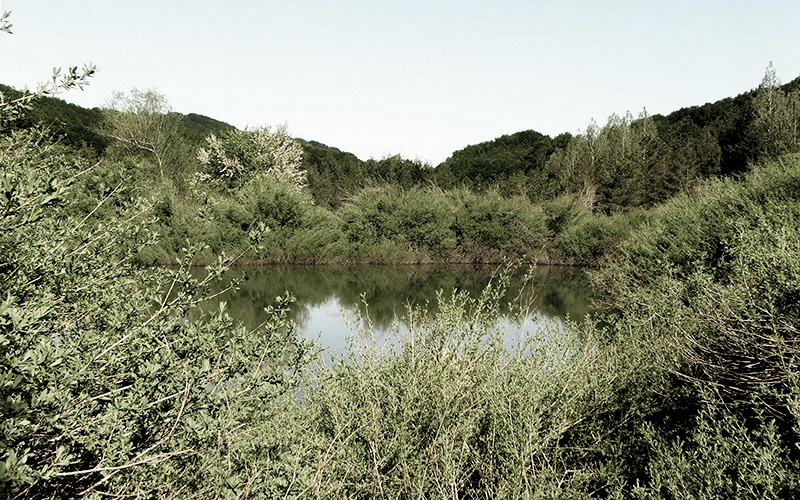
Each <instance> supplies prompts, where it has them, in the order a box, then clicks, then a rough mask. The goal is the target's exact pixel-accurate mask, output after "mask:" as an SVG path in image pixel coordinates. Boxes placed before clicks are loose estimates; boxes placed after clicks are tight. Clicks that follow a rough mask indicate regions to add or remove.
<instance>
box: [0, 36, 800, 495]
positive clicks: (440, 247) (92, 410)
mask: <svg viewBox="0 0 800 500" xmlns="http://www.w3.org/2000/svg"><path fill="white" fill-rule="evenodd" d="M0 27H2V26H0ZM92 74H93V69H92V68H85V69H84V70H83V71H82V72H81V71H79V70H77V68H73V69H70V70H69V72H68V73H67V74H65V75H63V78H61V79H59V78H56V79H55V80H54V81H53V82H52V83H51V84H48V85H46V86H44V87H42V88H40V90H39V91H38V92H36V93H27V92H24V91H18V90H15V89H11V88H8V87H0V92H2V94H1V95H2V99H0V175H1V176H2V177H0V282H2V288H1V289H0V492H2V495H4V496H6V497H8V498H72V497H91V498H100V497H106V496H109V497H143V498H160V497H171V498H174V497H179V498H208V497H226V498H227V497H231V498H233V497H235V498H240V497H253V498H274V497H280V498H288V497H291V498H305V497H314V498H340V497H347V498H375V497H380V498H383V497H389V498H397V497H403V498H405V497H425V498H508V497H510V498H552V497H562V498H585V497H602V498H685V497H691V498H796V497H797V496H798V494H800V454H798V443H799V442H800V385H798V380H800V378H799V377H800V365H798V354H800V330H799V328H800V326H799V325H800V323H798V320H799V319H800V306H799V305H798V304H800V154H799V153H800V128H799V127H798V125H800V79H798V80H794V81H792V82H791V83H789V84H786V85H781V84H780V82H778V81H777V78H776V77H775V72H774V69H773V68H772V67H771V66H770V67H769V68H768V69H767V72H766V75H765V76H764V79H763V80H762V82H761V84H760V85H759V86H758V87H757V88H755V89H754V90H751V91H748V92H745V93H743V94H741V95H739V96H737V97H734V98H726V99H722V100H720V101H718V102H715V103H709V104H705V105H703V106H696V107H690V108H685V109H681V110H678V111H676V112H674V113H671V114H669V115H667V116H657V115H652V116H651V115H649V114H647V113H646V112H644V111H643V112H642V113H640V114H639V115H638V116H633V115H632V114H630V113H626V114H624V115H621V116H617V115H614V116H612V117H610V118H609V119H608V122H607V123H606V124H604V125H602V126H600V125H597V124H594V123H592V124H590V125H589V126H588V127H587V128H586V130H585V131H584V132H583V133H580V134H576V135H574V136H573V135H570V134H562V135H559V136H557V137H555V138H550V137H548V136H545V135H543V134H539V133H537V132H534V131H523V132H519V133H517V134H512V135H509V136H503V137H500V138H497V139H495V140H492V141H488V142H485V143H482V144H477V145H472V146H468V147H466V148H464V149H462V150H460V151H456V152H454V153H453V155H452V156H451V157H450V158H448V159H447V160H446V161H445V162H443V163H442V164H441V165H438V166H431V165H426V164H423V163H421V162H418V161H411V160H408V159H405V158H402V157H397V156H395V157H388V158H382V159H368V160H361V159H359V158H357V157H355V156H354V155H352V154H349V153H346V152H343V151H340V150H338V149H336V148H334V147H330V146H327V145H323V144H320V143H318V142H314V141H311V140H300V139H295V138H292V137H290V136H289V134H288V131H287V129H286V127H284V126H278V127H275V128H271V127H263V128H258V129H253V130H237V129H235V128H234V127H231V126H230V125H227V124H225V123H222V122H219V121H217V120H214V119H212V118H209V117H204V116H199V115H192V114H190V115H183V114H180V113H176V112H174V111H173V110H172V109H171V108H170V106H169V103H168V101H167V99H166V97H165V96H163V95H161V94H159V93H158V92H157V91H155V90H145V91H142V90H138V89H133V90H131V91H128V92H118V93H116V94H115V95H114V96H112V97H111V98H110V99H109V101H108V103H106V104H105V105H104V107H103V108H96V109H92V110H87V109H82V108H80V107H78V106H74V105H71V104H68V103H66V102H64V101H63V100H60V99H58V98H57V97H55V94H56V93H57V92H59V91H64V90H68V89H70V88H72V87H75V86H76V85H80V84H82V83H85V82H86V81H87V79H88V78H90V77H91V76H92ZM232 262H244V263H251V264H252V263H258V264H268V263H278V262H292V263H306V264H336V263H356V262H357V263H382V264H397V263H420V262H516V263H517V264H513V263H512V264H508V265H506V266H500V267H499V268H498V271H497V274H496V276H495V278H494V279H493V281H492V283H491V284H490V285H489V286H488V287H487V288H486V289H485V290H484V291H483V293H481V294H480V295H479V296H477V297H473V296H470V295H468V294H465V293H462V292H459V291H457V290H456V291H453V292H452V293H443V294H441V295H440V298H439V301H440V304H439V307H438V308H437V312H435V313H429V312H427V311H425V310H422V309H414V308H410V309H409V311H408V315H409V317H411V318H413V319H414V321H413V322H412V326H411V327H410V329H409V331H408V332H405V333H399V332H398V336H397V338H396V339H395V344H394V346H393V348H390V349H388V350H386V349H380V348H379V347H378V346H377V345H376V344H375V343H374V342H373V341H371V340H370V339H371V337H370V334H369V332H368V331H367V332H361V335H360V336H359V337H358V338H359V339H361V340H360V341H359V340H358V339H356V340H355V341H354V342H353V344H352V345H351V347H350V350H349V351H348V353H347V354H346V355H344V356H343V357H341V358H337V359H334V360H333V361H332V362H330V363H325V362H323V361H322V359H321V357H320V356H319V354H318V348H317V347H316V346H314V345H313V344H312V343H311V342H309V341H306V340H303V339H301V338H299V337H298V335H297V334H296V332H295V330H294V328H293V325H292V323H291V321H289V319H288V314H287V308H288V307H289V304H290V303H291V301H292V298H291V296H290V295H289V294H286V295H282V296H279V297H277V298H276V300H275V303H274V305H273V306H271V307H270V308H269V309H268V311H267V313H268V317H269V319H268V320H267V321H265V322H264V323H263V324H262V325H261V326H260V327H258V328H256V329H253V330H249V329H248V328H244V327H242V326H241V325H237V324H236V323H235V322H234V321H233V320H232V319H231V318H230V316H229V315H228V314H227V312H226V310H225V308H224V307H220V308H218V309H216V310H213V311H208V310H199V311H198V304H200V303H202V301H203V300H204V299H205V298H206V297H207V296H208V295H209V294H210V293H211V292H210V284H211V283H212V282H213V281H214V280H216V279H217V277H218V276H219V275H220V274H221V273H222V272H223V271H224V270H225V269H227V268H228V267H229V266H230V265H231V263H232ZM550 262H556V263H568V264H576V265H583V266H587V268H591V274H592V279H593V283H594V285H595V294H596V296H597V297H598V303H599V304H598V312H597V313H596V315H595V316H594V317H587V318H575V321H574V322H571V323H570V324H568V325H567V326H566V327H565V328H566V330H564V329H559V328H555V327H554V328H553V329H551V330H547V331H543V332H539V333H538V334H536V335H533V336H531V337H529V338H526V339H523V340H520V342H521V343H520V345H519V346H517V348H516V349H514V350H510V349H508V348H506V347H505V345H504V343H503V341H502V337H501V336H502V332H498V331H497V329H495V328H493V325H494V324H495V319H496V318H497V316H498V315H499V314H500V313H501V311H504V312H506V313H507V311H509V309H511V310H512V312H513V311H514V310H516V311H517V312H518V313H519V314H521V313H522V311H524V310H525V308H526V305H527V302H526V297H527V295H526V293H523V292H520V293H519V295H518V296H515V297H512V298H510V299H509V298H508V297H506V295H505V291H506V289H508V288H509V287H510V284H511V280H512V279H514V280H517V278H515V277H514V278H512V276H515V275H514V274H513V271H514V266H515V265H517V266H519V265H526V264H533V263H550ZM164 264H170V265H169V266H166V265H164ZM198 265H205V266H206V268H205V273H204V274H203V277H201V278H198V277H197V274H196V273H194V272H192V267H193V266H198ZM525 284H526V282H524V280H523V285H525ZM527 285H529V286H534V285H535V284H533V283H527ZM230 286H231V287H234V286H236V283H232V284H230ZM520 286H521V285H520V284H519V283H516V282H515V283H514V286H513V287H512V288H513V289H515V290H519V289H520ZM522 289H523V290H525V287H524V286H523V287H522ZM190 313H191V314H190ZM189 318H192V319H189Z"/></svg>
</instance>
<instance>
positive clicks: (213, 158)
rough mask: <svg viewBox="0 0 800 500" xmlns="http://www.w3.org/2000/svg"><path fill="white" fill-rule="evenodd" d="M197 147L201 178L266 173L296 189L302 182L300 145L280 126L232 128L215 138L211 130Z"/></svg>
mask: <svg viewBox="0 0 800 500" xmlns="http://www.w3.org/2000/svg"><path fill="white" fill-rule="evenodd" d="M206 142H207V145H206V147H204V148H200V150H199V151H198V153H197V159H198V160H199V161H200V163H201V164H202V166H203V168H204V169H205V170H204V174H203V177H202V180H204V181H208V180H225V181H228V182H232V181H237V182H242V181H246V180H248V179H250V178H251V177H253V176H257V175H266V176H268V177H271V178H273V179H275V180H277V181H278V182H281V183H284V184H286V185H287V186H290V187H292V188H293V189H294V190H296V191H298V192H299V191H300V190H302V189H303V187H305V185H306V173H305V171H304V170H303V169H302V159H303V149H302V148H301V147H300V146H299V145H298V144H297V143H296V142H295V141H294V140H293V139H292V138H291V137H289V135H288V134H287V131H286V127H285V126H280V127H278V128H277V129H276V130H275V132H272V131H271V130H270V128H269V127H264V128H258V129H255V130H252V131H247V130H245V131H240V130H232V131H230V132H227V133H225V134H224V135H222V136H220V137H219V138H218V137H217V136H216V135H214V134H211V135H209V136H208V137H207V138H206Z"/></svg>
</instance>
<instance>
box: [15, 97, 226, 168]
mask: <svg viewBox="0 0 800 500" xmlns="http://www.w3.org/2000/svg"><path fill="white" fill-rule="evenodd" d="M0 93H2V94H3V95H4V96H5V97H6V99H9V100H11V99H15V98H17V97H19V96H20V95H22V92H20V91H18V90H16V89H14V88H12V87H9V86H7V85H3V84H0ZM174 114H175V115H177V116H179V117H180V131H181V134H182V135H183V137H184V138H185V139H186V140H187V141H188V142H189V143H190V144H193V145H200V144H202V143H203V142H204V141H205V138H206V136H208V134H210V133H221V132H224V131H225V130H231V129H233V128H234V127H233V125H230V124H228V123H225V122H222V121H219V120H215V119H213V118H209V117H207V116H203V115H198V114H195V113H189V114H186V115H184V114H181V113H174ZM102 121H103V111H102V110H101V109H100V108H92V109H87V108H83V107H81V106H78V105H75V104H71V103H68V102H66V101H64V100H63V99H59V98H57V97H47V96H44V97H40V98H38V99H34V100H33V101H32V102H31V104H30V109H29V110H28V111H27V112H26V113H25V114H24V115H23V116H22V118H21V119H20V120H19V121H17V122H16V123H15V126H16V127H18V128H27V127H30V126H33V125H41V126H43V127H46V128H48V129H49V130H50V131H51V132H52V133H54V134H55V135H56V136H59V137H60V138H61V141H62V143H64V144H66V145H69V146H72V147H75V148H76V149H81V148H88V149H89V150H91V151H94V153H95V154H101V153H103V151H105V148H106V147H107V146H108V145H109V143H110V139H109V138H108V137H106V136H105V135H103V134H102V133H101V132H100V127H101V125H102Z"/></svg>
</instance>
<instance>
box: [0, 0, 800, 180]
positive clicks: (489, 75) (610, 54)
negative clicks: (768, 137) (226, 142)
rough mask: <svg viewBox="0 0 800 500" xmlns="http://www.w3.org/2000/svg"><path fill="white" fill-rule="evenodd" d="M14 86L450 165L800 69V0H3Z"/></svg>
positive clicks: (5, 68) (3, 77)
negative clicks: (117, 94)
mask: <svg viewBox="0 0 800 500" xmlns="http://www.w3.org/2000/svg"><path fill="white" fill-rule="evenodd" d="M0 9H2V10H4V11H10V12H11V17H10V19H9V20H10V21H11V22H12V23H13V24H14V27H13V28H12V31H13V35H7V34H0V83H4V84H6V85H11V86H12V87H15V88H18V89H19V88H23V87H25V86H26V85H27V86H29V87H31V88H34V87H35V86H36V84H37V83H39V82H42V81H45V80H47V79H48V78H49V77H50V75H51V74H52V70H53V67H58V66H61V67H68V66H83V65H84V64H86V63H92V64H95V65H96V66H97V69H98V71H97V74H96V76H95V77H94V78H92V80H91V83H90V85H89V86H88V87H86V88H85V90H83V91H80V90H72V91H69V92H67V93H65V94H62V95H60V96H59V97H60V98H62V99H64V100H66V101H68V102H73V103H75V104H78V105H81V106H84V107H89V108H91V107H102V106H103V105H104V104H105V103H106V101H107V100H108V99H109V98H110V97H111V95H112V93H113V92H114V91H129V90H130V89H132V88H134V87H136V88H138V89H140V90H144V89H155V90H157V91H158V92H160V93H162V94H164V95H165V96H166V97H167V99H168V100H169V103H170V104H171V105H172V108H173V109H174V110H175V111H178V112H181V113H198V114H202V115H206V116H209V117H212V118H215V119H218V120H222V121H225V122H227V123H230V124H232V125H234V126H236V127H238V128H242V129H243V128H246V127H248V128H254V127H259V126H272V127H274V126H277V125H282V124H285V125H286V126H287V127H288V129H289V133H290V134H291V135H292V136H294V137H300V138H303V139H306V140H315V141H319V142H322V143H324V144H327V145H329V146H333V147H337V148H339V149H341V150H343V151H348V152H351V153H354V154H355V155H356V156H358V157H359V158H361V159H368V158H375V159H380V158H383V157H386V156H391V155H395V154H400V155H402V156H403V157H406V158H409V159H416V160H420V161H423V162H427V163H430V164H431V165H434V166H435V165H437V164H439V163H440V162H442V161H444V160H445V159H446V158H447V157H449V156H450V155H451V154H452V153H453V152H454V151H456V150H459V149H462V148H464V147H466V146H468V145H470V144H476V143H480V142H484V141H489V140H492V139H495V138H497V137H500V136H502V135H505V134H512V133H515V132H519V131H522V130H536V131H538V132H540V133H543V134H547V135H550V136H553V137H554V136H556V135H558V134H560V133H563V132H570V133H573V134H575V133H580V132H581V131H583V130H585V129H586V127H587V126H588V125H589V124H590V123H591V122H592V120H594V121H596V122H597V123H598V124H600V125H602V124H604V123H605V122H606V120H607V119H608V117H609V116H610V115H612V114H615V113H616V114H619V115H622V114H624V113H626V112H628V111H630V112H631V113H633V114H634V115H638V114H639V113H640V112H641V111H643V110H644V109H646V110H647V112H648V113H650V114H667V113H670V112H672V111H675V110H677V109H680V108H683V107H688V106H693V105H702V104H705V103H706V102H713V101H716V100H719V99H722V98H725V97H733V96H736V95H738V94H741V93H743V92H746V91H748V90H751V89H754V88H756V87H757V86H758V85H759V83H760V82H761V79H762V77H763V75H764V72H765V70H766V68H767V65H768V64H769V63H770V61H772V62H773V64H774V67H775V69H776V71H777V75H778V77H779V78H780V79H781V80H782V81H783V82H788V81H791V80H793V79H794V78H796V77H798V76H800V2H798V1H797V0H774V1H766V0H748V1H741V2H738V1H737V2H733V1H730V0H713V1H712V0H660V1H651V0H636V1H634V0H605V1H602V2H598V1H596V0H592V1H588V0H558V1H553V0H547V1H539V0H528V1H519V0H485V1H477V0H427V1H421V0H398V1H395V0H327V1H323V0H227V1H224V2H223V1H220V0H216V1H211V0H192V1H189V0H169V1H165V0H137V1H133V0H126V1H117V0H40V1H37V0H0Z"/></svg>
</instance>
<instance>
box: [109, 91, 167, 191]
mask: <svg viewBox="0 0 800 500" xmlns="http://www.w3.org/2000/svg"><path fill="white" fill-rule="evenodd" d="M106 108H107V110H106V112H105V122H104V125H103V127H104V132H105V133H106V134H108V135H109V136H110V137H111V138H113V139H115V140H116V141H117V142H118V143H119V144H120V146H121V147H122V148H123V149H124V150H125V151H126V152H127V153H128V154H136V153H139V152H146V153H149V154H151V155H152V157H153V158H155V160H156V163H157V164H158V170H159V173H160V174H161V177H162V178H163V177H164V167H165V166H166V163H167V162H168V161H169V160H170V159H171V158H169V155H170V153H173V152H174V151H175V150H176V149H177V147H178V143H179V141H180V118H179V116H178V115H176V114H173V113H172V107H171V106H170V104H169V102H168V101H167V98H166V96H164V95H163V94H160V93H159V92H158V91H156V90H152V89H150V90H144V91H142V90H139V89H137V88H133V89H132V90H131V91H130V93H129V94H126V93H124V92H121V91H117V92H115V93H114V94H113V96H112V97H111V99H109V100H108V102H107V103H106Z"/></svg>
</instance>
